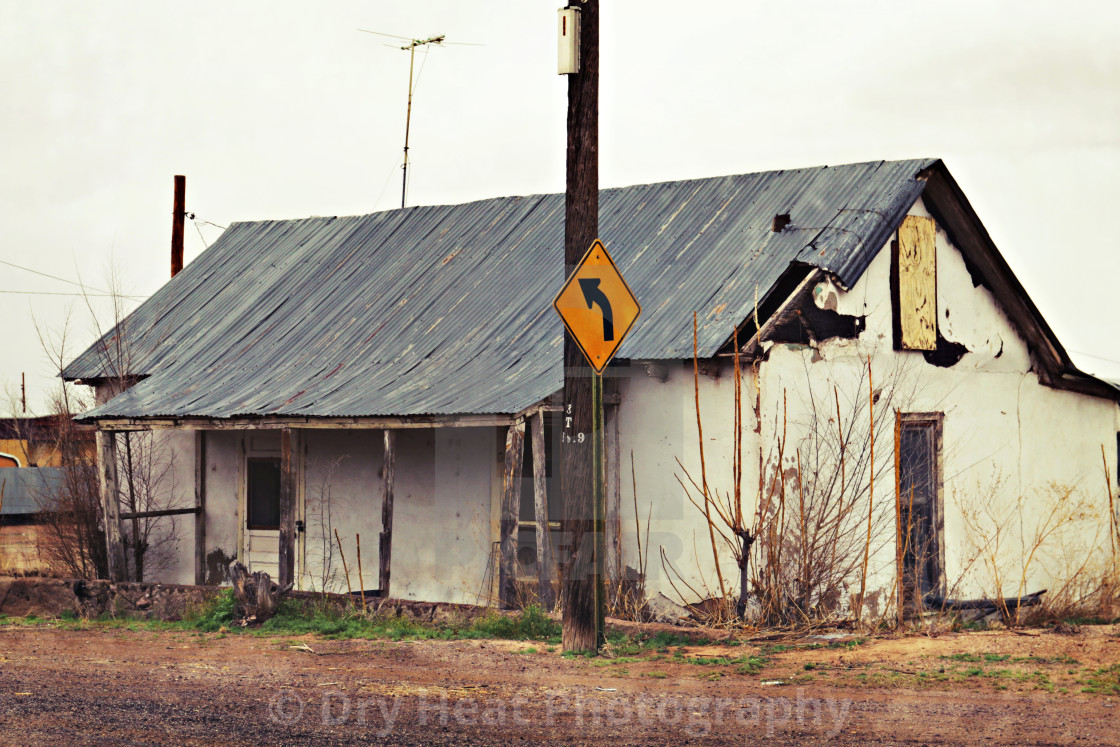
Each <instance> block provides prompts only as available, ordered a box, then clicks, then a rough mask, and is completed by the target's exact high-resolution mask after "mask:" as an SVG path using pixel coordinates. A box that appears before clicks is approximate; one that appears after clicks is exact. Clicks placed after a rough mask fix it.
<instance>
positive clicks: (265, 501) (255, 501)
mask: <svg viewBox="0 0 1120 747" xmlns="http://www.w3.org/2000/svg"><path fill="white" fill-rule="evenodd" d="M247 464H248V478H249V479H248V485H247V488H246V492H247V493H248V498H249V500H248V503H249V521H248V527H249V529H279V528H280V460H279V459H249V460H247Z"/></svg>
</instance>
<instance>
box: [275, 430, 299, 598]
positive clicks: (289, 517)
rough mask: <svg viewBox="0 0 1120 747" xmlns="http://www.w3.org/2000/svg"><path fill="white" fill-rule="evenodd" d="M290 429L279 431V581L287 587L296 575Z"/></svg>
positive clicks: (294, 486) (294, 473)
mask: <svg viewBox="0 0 1120 747" xmlns="http://www.w3.org/2000/svg"><path fill="white" fill-rule="evenodd" d="M293 457H294V454H293V449H292V429H291V428H284V429H283V430H281V431H280V548H279V550H280V579H279V581H277V583H278V584H279V585H280V586H281V587H284V586H287V585H288V584H290V583H292V582H293V581H294V580H295V575H296V552H295V550H296V469H295V459H294V458H293Z"/></svg>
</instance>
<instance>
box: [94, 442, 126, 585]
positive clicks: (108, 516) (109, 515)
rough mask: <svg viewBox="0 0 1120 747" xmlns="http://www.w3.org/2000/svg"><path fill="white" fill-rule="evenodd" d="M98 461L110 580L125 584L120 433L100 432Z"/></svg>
mask: <svg viewBox="0 0 1120 747" xmlns="http://www.w3.org/2000/svg"><path fill="white" fill-rule="evenodd" d="M97 461H98V465H97V466H98V471H97V473H98V478H99V481H100V483H101V515H102V518H103V519H104V521H105V550H106V554H107V556H108V561H109V580H110V581H124V580H125V558H124V545H122V544H121V509H120V503H119V498H118V497H117V492H118V484H117V434H116V433H115V432H114V431H100V430H99V431H97Z"/></svg>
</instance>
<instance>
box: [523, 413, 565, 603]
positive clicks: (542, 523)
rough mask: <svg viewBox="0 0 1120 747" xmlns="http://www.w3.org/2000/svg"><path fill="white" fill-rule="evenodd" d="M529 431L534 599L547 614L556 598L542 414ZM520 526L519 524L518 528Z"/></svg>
mask: <svg viewBox="0 0 1120 747" xmlns="http://www.w3.org/2000/svg"><path fill="white" fill-rule="evenodd" d="M531 427H532V429H533V443H532V453H533V514H534V516H535V518H536V535H537V581H538V583H539V588H538V591H537V597H538V599H539V600H540V603H541V606H542V607H544V608H545V609H546V610H548V611H549V612H551V611H552V608H553V607H554V606H556V595H555V592H554V591H553V589H552V581H553V579H554V578H555V567H556V559H555V557H554V556H553V554H552V532H551V531H550V527H551V524H550V522H549V520H548V479H547V462H546V461H545V452H544V448H545V443H544V410H543V408H542V409H541V410H538V411H537V414H536V415H534V416H533V417H532V425H531ZM518 525H519V526H520V522H519V524H518Z"/></svg>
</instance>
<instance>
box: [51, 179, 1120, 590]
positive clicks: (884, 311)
mask: <svg viewBox="0 0 1120 747" xmlns="http://www.w3.org/2000/svg"><path fill="white" fill-rule="evenodd" d="M563 215H564V199H563V195H538V196H530V197H505V198H499V199H489V200H483V201H479V202H473V203H469V204H464V205H453V206H433V207H412V208H407V209H400V210H389V211H385V212H380V213H375V214H372V215H363V216H354V217H313V218H307V219H301V220H276V221H259V222H242V223H235V224H233V225H231V226H230V227H229V228H228V229H227V230H226V231H225V232H224V233H223V234H222V236H221V238H220V239H219V240H218V241H216V242H215V243H214V244H213V245H212V246H211V247H210V248H209V249H207V250H206V251H205V252H203V253H202V254H201V255H200V256H199V257H198V258H197V259H196V260H194V261H193V262H192V263H191V264H189V265H188V266H187V267H186V268H185V269H183V271H182V272H180V273H179V274H178V275H177V276H175V277H174V278H172V279H171V280H170V281H169V282H168V283H167V284H166V285H164V286H163V287H162V288H161V289H160V290H159V291H158V292H157V293H156V294H155V295H153V296H152V297H151V298H149V299H148V300H147V301H145V302H144V303H143V304H142V305H141V306H140V307H139V308H138V309H136V311H134V312H133V313H132V314H130V315H129V316H128V317H127V318H126V319H125V320H124V321H123V322H122V323H121V324H119V325H118V327H117V328H116V329H115V330H113V331H112V332H110V333H109V334H108V335H106V336H105V337H104V338H103V339H102V340H100V341H99V342H97V343H96V344H95V345H94V346H92V347H91V348H90V349H89V350H87V351H86V352H84V353H83V354H82V355H80V356H79V357H78V358H77V359H76V360H74V361H73V362H72V363H71V364H70V365H69V366H68V367H67V368H66V370H65V373H64V375H65V378H67V379H68V380H71V381H78V382H80V383H83V384H87V385H91V386H93V387H96V388H97V390H98V403H99V404H98V406H97V407H96V408H94V409H93V410H91V411H89V412H86V413H84V414H83V415H81V416H80V419H81V420H82V421H84V422H85V423H88V424H92V425H94V426H96V428H97V430H98V437H99V448H100V455H101V458H102V460H103V468H102V479H103V490H104V491H105V492H106V494H107V495H109V496H113V495H116V494H117V491H120V490H124V486H123V485H122V484H121V481H120V480H119V478H118V477H117V475H116V474H114V473H115V472H119V470H115V469H110V468H106V465H108V466H109V467H112V466H115V465H116V464H117V462H118V460H120V459H122V458H123V457H122V456H121V452H122V447H121V446H120V443H122V442H123V436H122V434H133V436H132V437H136V438H148V439H158V440H159V441H160V443H162V444H164V445H165V446H166V447H167V452H168V454H170V455H171V458H173V468H172V470H171V474H172V475H173V478H174V479H173V480H172V481H171V482H170V483H169V486H168V490H169V491H171V493H170V499H169V500H170V502H171V503H170V505H173V506H175V507H177V508H178V509H180V513H181V514H182V515H181V516H180V517H179V521H178V522H175V523H174V526H175V532H176V542H175V543H173V545H174V557H173V558H172V559H171V561H170V562H169V563H168V564H167V570H166V571H165V572H164V573H163V575H162V579H160V580H165V581H169V582H192V581H196V582H199V583H220V582H222V581H223V579H224V575H223V574H224V569H225V566H226V565H227V563H228V562H229V561H230V560H231V559H232V558H234V557H236V558H239V559H241V560H242V561H244V562H245V563H246V564H247V565H248V566H249V567H250V568H251V569H263V570H267V571H269V572H270V573H271V574H273V575H274V577H277V578H279V579H281V580H282V581H283V580H287V579H292V580H293V581H294V582H295V583H296V584H297V585H298V586H299V587H300V588H305V589H323V588H326V589H330V590H333V591H339V590H343V591H344V590H346V589H347V587H348V586H349V587H351V588H353V589H358V588H361V586H364V587H365V588H367V589H379V590H381V591H382V592H387V593H388V594H390V595H392V596H394V597H399V598H407V599H418V600H429V601H452V602H470V603H475V602H480V601H481V602H484V603H485V602H490V603H497V602H499V601H500V602H502V603H505V604H513V603H515V601H516V600H515V599H513V598H512V596H513V595H516V594H519V593H521V592H520V591H519V589H534V588H536V585H537V583H538V580H540V582H541V588H542V593H546V592H544V591H543V590H544V587H545V586H547V585H549V584H550V582H551V581H552V580H554V579H556V576H557V566H558V564H562V563H563V562H564V558H565V550H566V544H565V542H566V540H565V537H564V535H563V533H562V532H561V528H560V523H559V520H560V518H561V510H560V506H559V505H558V504H559V498H558V493H559V490H558V488H559V470H557V469H554V464H558V459H557V457H558V454H559V449H560V448H561V441H562V438H563V437H564V435H565V434H563V432H562V430H561V428H562V417H561V416H560V415H561V412H560V411H561V410H562V405H561V404H560V402H561V399H560V397H559V395H558V393H559V392H560V390H561V387H562V383H563V371H562V364H561V358H562V347H563V344H562V325H561V322H560V320H559V319H558V318H557V316H556V314H555V313H554V311H553V309H552V308H551V301H552V299H553V296H554V295H555V294H556V292H557V291H558V290H559V289H560V287H561V285H562V283H563V280H564V268H563V266H562V254H563V252H562V247H563ZM599 226H600V236H601V238H602V240H603V242H604V244H605V245H606V247H607V249H608V251H610V252H611V253H612V255H613V257H614V260H615V262H616V263H617V265H618V267H619V269H620V270H621V272H622V274H623V275H624V277H625V278H626V280H627V282H628V283H629V285H630V287H631V288H632V289H633V291H634V293H635V295H636V296H637V298H638V300H639V301H640V303H641V305H642V314H641V316H640V318H639V319H638V321H637V323H636V325H635V326H634V327H633V329H632V330H631V332H630V335H629V336H628V337H627V338H626V339H625V341H624V342H623V344H622V346H621V348H620V349H619V352H618V356H617V358H616V360H615V362H614V363H612V365H611V367H610V368H608V370H607V372H606V375H605V389H606V392H607V394H606V400H605V401H606V405H605V407H606V438H607V449H606V462H607V465H606V469H607V509H606V510H607V522H606V534H607V541H606V546H607V551H606V566H607V572H608V574H610V576H611V577H612V578H613V579H616V580H617V579H619V578H626V579H631V580H632V579H634V578H635V576H636V575H637V574H638V573H639V571H640V570H644V575H645V577H646V578H645V583H646V593H647V594H655V593H657V592H663V593H665V594H667V595H669V596H671V597H672V598H674V599H678V598H680V597H685V598H689V597H691V599H690V600H689V601H695V600H696V598H698V597H703V596H706V595H710V594H718V589H719V585H720V584H724V588H725V589H728V590H730V592H731V593H733V594H737V593H738V588H739V587H738V582H737V581H734V579H737V578H738V568H737V565H736V560H735V553H734V550H733V548H734V546H735V535H734V527H733V526H732V524H734V523H736V522H738V523H739V525H740V527H747V528H748V529H750V530H752V531H753V532H754V534H755V537H756V541H755V543H754V548H753V550H752V554H751V556H750V568H751V571H750V572H751V573H752V574H757V575H758V578H759V580H758V584H759V585H761V584H763V583H764V582H765V581H766V579H767V578H769V579H770V580H771V581H773V582H775V583H778V584H782V583H788V584H789V585H790V587H791V588H796V589H799V590H800V591H799V592H798V593H803V594H804V595H805V596H806V597H812V599H809V600H807V603H809V604H842V603H846V600H851V599H853V598H854V596H853V595H855V594H857V593H858V594H859V597H858V599H859V601H860V602H861V603H865V604H866V605H867V606H868V607H869V608H874V607H876V606H879V605H881V604H883V603H884V600H885V599H887V598H889V596H890V595H891V594H892V593H897V594H900V595H902V594H904V593H905V594H909V595H910V598H911V599H912V598H913V596H914V595H916V594H919V593H920V594H922V595H927V594H941V595H945V594H956V595H961V596H967V595H970V594H972V595H975V594H991V593H1005V594H1014V593H1016V592H1017V590H1022V589H1025V590H1030V591H1034V590H1036V589H1039V588H1047V587H1048V586H1050V587H1052V585H1053V584H1054V583H1057V582H1058V581H1060V578H1059V577H1060V569H1059V566H1060V560H1061V558H1060V557H1059V556H1061V555H1062V553H1068V552H1072V551H1073V549H1072V548H1074V547H1077V548H1079V549H1080V550H1081V551H1083V552H1087V553H1089V554H1092V553H1094V552H1096V551H1097V548H1098V547H1107V546H1108V544H1109V543H1108V532H1111V531H1114V523H1115V518H1114V517H1113V516H1111V515H1109V510H1110V509H1109V505H1110V504H1109V499H1108V494H1107V492H1106V484H1107V482H1106V478H1105V473H1104V467H1105V466H1108V467H1109V468H1110V469H1111V468H1112V467H1113V466H1114V465H1115V462H1116V448H1117V431H1118V430H1120V409H1118V406H1117V400H1118V396H1120V392H1118V391H1117V389H1116V388H1115V387H1113V386H1112V385H1110V384H1109V383H1107V382H1105V381H1102V380H1099V379H1096V378H1094V377H1092V376H1090V375H1087V374H1085V373H1083V372H1081V371H1079V370H1078V369H1077V368H1076V367H1075V366H1074V365H1073V363H1072V362H1071V360H1070V358H1069V356H1068V355H1067V354H1066V352H1065V350H1064V349H1063V348H1062V346H1061V344H1060V343H1059V342H1058V340H1057V339H1056V338H1055V336H1054V334H1053V332H1052V331H1051V330H1050V328H1049V327H1048V326H1047V323H1046V322H1045V320H1043V318H1042V317H1041V315H1040V314H1039V312H1038V310H1037V309H1036V308H1035V306H1034V304H1033V303H1032V302H1031V300H1030V299H1029V298H1028V297H1027V294H1026V293H1025V291H1024V289H1023V288H1022V286H1021V285H1020V284H1019V282H1018V281H1017V280H1016V278H1015V276H1014V274H1013V273H1012V271H1011V269H1010V267H1009V266H1008V263H1007V262H1006V261H1005V260H1004V258H1003V257H1002V255H1001V254H1000V253H999V252H998V251H997V249H996V247H995V246H994V245H993V242H992V240H991V239H990V237H989V236H988V234H987V232H986V231H985V229H984V227H983V225H982V224H981V222H980V220H979V218H978V217H977V215H976V214H975V212H974V211H973V210H972V208H971V207H970V205H969V203H968V201H967V200H966V198H965V196H964V194H963V193H962V192H961V190H960V188H959V187H958V186H957V184H956V182H955V181H954V179H953V178H952V176H951V175H950V173H949V171H948V170H947V169H946V166H945V165H944V163H942V162H941V161H939V160H924V161H919V160H915V161H898V162H872V163H860V164H851V165H844V166H839V167H820V168H807V169H797V170H790V171H778V172H769V173H756V174H744V175H740V176H727V177H718V178H709V179H697V180H690V181H681V182H671V183H664V184H650V185H640V186H631V187H625V188H620V189H607V190H602V191H601V192H600V222H599ZM694 315H695V317H694ZM694 319H695V337H694ZM694 346H695V347H694ZM694 350H695V361H694ZM697 402H698V403H699V404H698V405H697ZM697 407H699V409H700V413H699V415H700V418H699V419H700V422H701V424H702V434H703V440H702V441H701V439H700V429H699V428H698V422H697V421H698V417H697V412H696V409H697ZM701 446H702V447H703V456H704V459H703V462H702V461H701V448H700V447H701ZM1105 455H1107V458H1106V459H1104V461H1105V464H1104V465H1102V458H1103V457H1105ZM1112 474H1113V478H1112V479H1113V480H1114V476H1115V473H1114V472H1113V473H1112ZM705 491H706V493H707V497H705ZM1073 505H1076V506H1077V507H1078V508H1077V510H1076V511H1072V509H1069V507H1070V506H1073ZM1056 507H1057V508H1056ZM705 509H707V510H705ZM1063 511H1066V512H1068V513H1069V515H1068V516H1067V515H1066V513H1062V512H1063ZM737 512H738V513H737ZM705 514H707V515H708V517H710V519H711V524H709V518H706V516H705ZM1058 515H1060V516H1063V517H1065V519H1064V520H1063V521H1065V523H1063V524H1062V525H1061V527H1060V530H1059V529H1055V530H1053V531H1047V530H1048V529H1049V527H1050V524H1049V523H1047V522H1050V521H1053V519H1052V518H1051V517H1053V516H1058ZM184 517H185V518H184ZM724 517H726V521H725V520H724ZM740 517H741V518H740ZM1102 527H1103V529H1102ZM1094 532H1095V534H1094ZM1039 536H1041V539H1040V540H1039V542H1043V540H1045V542H1049V543H1050V544H1046V545H1045V549H1044V551H1043V552H1041V553H1034V552H1032V548H1033V545H1032V538H1038V537H1039ZM359 537H360V540H359ZM724 538H727V539H726V540H725V539H724ZM359 541H360V544H361V548H360V550H361V565H360V566H359V560H358V559H359V548H358V543H359ZM639 541H640V543H641V555H639ZM993 541H994V544H995V545H996V546H997V548H998V553H997V551H993V550H992V546H993ZM1036 544H1037V543H1036ZM1043 544H1045V543H1043ZM783 553H784V555H783ZM1028 555H1030V556H1034V557H1033V559H1030V560H1029V561H1028ZM342 556H345V561H346V565H345V567H346V568H347V570H348V573H349V576H348V577H347V576H346V575H345V574H344V570H343V567H344V566H343V562H342V559H343V558H342ZM783 558H784V559H783ZM826 558H828V559H829V560H828V563H826V562H824V559H826ZM775 563H777V564H783V563H784V564H787V565H788V568H786V567H785V566H782V567H776V566H775V565H774V564H775ZM775 579H776V581H775ZM1056 579H1057V580H1058V581H1056ZM513 580H516V581H520V582H521V584H520V585H518V584H515V583H511V581H513ZM861 584H862V586H863V587H865V590H866V592H867V594H866V597H865V595H864V594H863V593H861ZM549 588H551V587H549ZM892 590H895V591H894V592H892ZM872 611H873V612H874V609H872Z"/></svg>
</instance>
